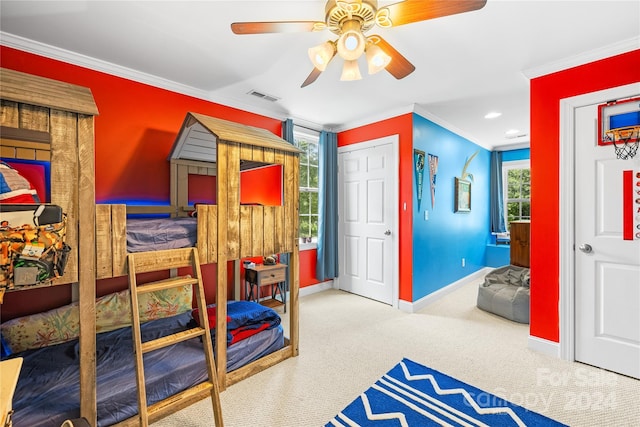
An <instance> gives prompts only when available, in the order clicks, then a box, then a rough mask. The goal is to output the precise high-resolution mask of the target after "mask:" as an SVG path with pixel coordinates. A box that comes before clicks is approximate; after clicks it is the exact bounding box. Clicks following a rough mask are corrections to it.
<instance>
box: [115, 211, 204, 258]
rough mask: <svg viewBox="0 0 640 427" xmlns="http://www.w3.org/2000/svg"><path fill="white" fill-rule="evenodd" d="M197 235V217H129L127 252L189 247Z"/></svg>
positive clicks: (194, 243)
mask: <svg viewBox="0 0 640 427" xmlns="http://www.w3.org/2000/svg"><path fill="white" fill-rule="evenodd" d="M197 237H198V223H197V219H196V218H191V217H180V218H150V219H142V218H130V219H127V252H144V251H158V250H161V249H179V248H189V247H193V246H195V245H196V239H197Z"/></svg>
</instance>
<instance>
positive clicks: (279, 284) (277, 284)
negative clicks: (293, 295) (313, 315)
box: [244, 264, 287, 313]
mask: <svg viewBox="0 0 640 427" xmlns="http://www.w3.org/2000/svg"><path fill="white" fill-rule="evenodd" d="M286 275H287V265H286V264H276V265H263V264H258V265H256V266H255V267H251V268H246V269H245V270H244V282H245V289H244V290H245V296H246V299H247V301H255V302H260V288H261V287H262V286H266V285H271V299H270V300H267V301H263V302H262V304H264V305H266V306H272V305H273V303H274V302H275V303H277V305H280V304H282V305H284V312H285V313H286V312H287V290H286V289H285V280H286ZM278 294H280V300H278V299H277V298H276V297H277V296H278Z"/></svg>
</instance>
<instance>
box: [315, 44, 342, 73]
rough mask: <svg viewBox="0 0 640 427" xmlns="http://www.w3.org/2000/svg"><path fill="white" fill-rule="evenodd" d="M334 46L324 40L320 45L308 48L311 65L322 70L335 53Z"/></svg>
mask: <svg viewBox="0 0 640 427" xmlns="http://www.w3.org/2000/svg"><path fill="white" fill-rule="evenodd" d="M335 49H336V48H335V46H334V44H333V43H331V42H325V43H322V44H321V45H318V46H315V47H311V48H309V51H308V52H309V59H311V62H312V63H313V66H314V67H316V68H317V69H318V70H320V71H324V70H325V68H327V65H328V64H329V61H331V58H333V55H334V53H335Z"/></svg>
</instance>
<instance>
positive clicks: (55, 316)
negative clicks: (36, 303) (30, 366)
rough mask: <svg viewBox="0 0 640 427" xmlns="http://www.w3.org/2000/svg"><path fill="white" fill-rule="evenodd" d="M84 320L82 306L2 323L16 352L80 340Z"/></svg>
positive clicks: (3, 333) (64, 307) (73, 305)
mask: <svg viewBox="0 0 640 427" xmlns="http://www.w3.org/2000/svg"><path fill="white" fill-rule="evenodd" d="M79 325H80V318H79V315H78V303H77V302H74V303H71V304H68V305H65V306H62V307H58V308H54V309H53V310H49V311H45V312H42V313H37V314H32V315H30V316H24V317H18V318H16V319H12V320H9V321H8V322H5V323H3V324H2V335H3V336H4V338H5V340H6V341H7V343H8V344H9V347H10V348H11V351H12V352H13V353H18V352H20V351H24V350H29V349H32V348H40V347H47V346H50V345H54V344H60V343H63V342H66V341H70V340H72V339H75V338H77V337H78V334H79Z"/></svg>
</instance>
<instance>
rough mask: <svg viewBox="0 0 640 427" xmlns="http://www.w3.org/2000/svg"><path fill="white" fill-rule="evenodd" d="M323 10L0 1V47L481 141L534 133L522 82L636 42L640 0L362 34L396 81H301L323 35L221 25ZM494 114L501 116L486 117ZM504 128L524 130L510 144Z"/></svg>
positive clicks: (293, 5)
mask: <svg viewBox="0 0 640 427" xmlns="http://www.w3.org/2000/svg"><path fill="white" fill-rule="evenodd" d="M451 1H455V0H451ZM389 3H394V1H392V2H389V1H380V2H379V4H380V6H383V5H386V4H389ZM324 4H325V2H324V1H310V0H307V1H265V0H261V1H206V2H205V1H71V2H69V1H67V2H65V1H44V2H36V1H24V0H22V1H10V0H2V1H1V2H0V13H1V21H0V30H1V33H0V36H1V42H2V44H3V45H6V46H10V47H16V48H19V49H22V50H27V51H31V52H34V53H38V54H41V55H45V56H49V57H53V58H56V59H61V60H64V61H67V62H71V63H75V64H79V65H82V66H86V67H89V68H93V69H98V70H100V71H106V72H109V73H112V74H116V75H120V76H123V77H127V78H131V79H134V80H138V81H142V82H145V83H150V84H154V85H156V86H160V87H165V88H168V89H171V90H176V91H179V92H183V93H186V94H189V95H192V96H196V97H199V98H204V99H207V100H210V101H213V102H219V103H221V104H225V105H229V106H233V107H238V108H241V109H244V110H248V111H252V112H256V113H259V114H264V115H267V116H270V117H274V118H279V119H283V118H286V117H293V118H294V121H296V122H297V123H301V124H303V125H307V126H312V127H315V128H324V129H332V130H336V131H340V130H344V129H349V128H352V127H355V126H359V125H363V124H366V123H370V122H372V121H377V120H380V119H383V118H387V117H392V116H394V115H397V114H401V113H405V112H409V111H416V112H418V113H420V114H422V115H423V116H425V117H427V118H429V119H432V120H434V121H436V122H437V123H439V124H441V125H443V126H445V127H447V128H449V129H450V130H452V131H454V132H456V133H458V134H460V135H462V136H464V137H466V138H468V139H470V140H471V141H473V142H475V143H477V144H479V145H481V146H483V147H486V148H489V149H491V148H500V147H504V146H505V145H506V146H518V145H519V144H520V145H521V144H523V143H524V144H526V143H527V142H528V141H529V136H528V133H529V78H532V77H536V76H539V75H543V74H547V73H549V72H554V71H558V70H560V69H564V68H568V67H571V66H575V65H579V64H581V63H585V62H590V61H593V60H597V59H600V58H603V57H607V56H611V55H613V54H618V53H622V52H625V51H630V50H633V49H638V48H640V0H624V1H611V0H603V1H595V0H549V1H541V0H538V1H531V0H488V2H487V4H486V6H485V7H484V8H483V9H481V10H478V11H474V12H468V13H464V14H459V15H453V16H448V17H443V18H438V19H434V20H429V21H423V22H417V23H412V24H408V25H404V26H400V27H396V28H390V29H380V28H374V29H373V30H371V31H369V32H368V34H380V35H381V36H383V37H384V38H385V39H386V40H387V41H388V42H389V43H390V44H392V45H393V46H394V47H395V48H396V49H397V50H398V51H399V52H400V53H402V54H403V55H404V56H405V57H406V58H407V59H408V60H409V61H411V62H412V63H413V64H414V65H415V66H416V71H415V72H413V73H412V74H411V75H409V76H408V77H406V78H405V79H402V80H396V79H395V78H393V77H392V76H391V75H390V74H389V73H387V72H381V73H378V74H376V75H373V76H369V75H367V74H366V69H365V67H364V66H361V69H362V71H363V79H362V80H360V81H355V82H341V81H340V80H339V78H340V71H341V60H339V59H337V58H336V59H337V60H334V61H333V62H332V63H331V64H330V65H329V67H328V68H327V70H326V71H325V72H324V73H323V74H322V75H321V76H320V77H319V78H318V80H316V82H315V83H313V84H312V85H310V86H308V87H305V88H301V87H300V85H301V84H302V82H303V81H304V80H305V79H306V77H307V75H308V74H309V73H310V72H311V70H312V65H311V63H310V61H309V59H308V56H307V49H308V48H309V47H312V46H315V45H317V44H320V43H321V42H324V41H326V40H328V39H335V36H334V35H333V34H332V33H330V32H328V31H326V32H321V33H297V34H292V33H289V34H260V35H242V36H239V35H234V34H233V33H232V32H231V30H230V24H231V23H232V22H236V21H280V20H294V21H299V20H311V21H315V20H318V21H323V20H324ZM427 4H428V1H425V6H426V5H427ZM629 66H633V67H636V68H637V67H638V64H630V65H629ZM611 72H612V73H615V72H616V71H615V70H611ZM251 90H256V91H258V92H261V93H264V94H267V95H271V96H275V97H277V98H279V99H278V101H277V102H270V101H266V100H264V99H260V98H257V97H255V96H252V95H248V92H250V91H251ZM489 111H500V112H502V116H501V117H499V118H497V119H493V120H487V119H484V115H485V114H486V113H488V112H489ZM509 129H518V130H520V131H521V133H524V134H526V136H522V137H518V138H514V139H507V138H505V132H506V131H507V130H509ZM513 144H515V145H513Z"/></svg>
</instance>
